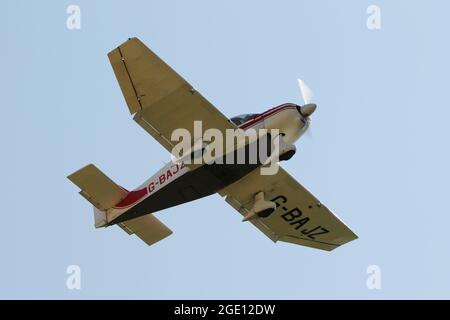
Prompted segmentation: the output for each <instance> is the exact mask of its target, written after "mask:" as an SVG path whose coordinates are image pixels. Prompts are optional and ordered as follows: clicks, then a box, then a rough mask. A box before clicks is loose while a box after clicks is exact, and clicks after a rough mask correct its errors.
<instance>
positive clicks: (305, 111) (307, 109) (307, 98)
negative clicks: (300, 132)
mask: <svg viewBox="0 0 450 320" xmlns="http://www.w3.org/2000/svg"><path fill="white" fill-rule="evenodd" d="M298 86H299V88H300V93H301V95H302V98H303V102H304V103H305V104H304V105H303V106H301V107H297V108H298V112H300V114H301V115H302V116H303V117H305V118H306V119H307V121H308V123H307V126H308V128H307V129H308V130H306V132H307V135H308V137H309V138H310V139H312V132H311V128H309V126H310V121H311V119H310V116H311V115H312V114H313V113H314V111H316V109H317V105H316V104H314V103H311V101H312V98H313V92H312V90H311V89H310V88H309V87H308V85H307V84H306V82H305V81H303V80H302V79H298Z"/></svg>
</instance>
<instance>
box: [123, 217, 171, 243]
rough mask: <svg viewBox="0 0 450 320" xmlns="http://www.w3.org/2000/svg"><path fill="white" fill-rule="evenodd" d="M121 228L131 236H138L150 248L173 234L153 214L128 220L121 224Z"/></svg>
mask: <svg viewBox="0 0 450 320" xmlns="http://www.w3.org/2000/svg"><path fill="white" fill-rule="evenodd" d="M119 226H120V227H121V228H122V229H123V230H125V232H126V233H128V234H129V235H132V234H135V235H137V236H138V237H139V238H141V240H142V241H144V242H145V243H146V244H148V245H149V246H150V245H152V244H154V243H156V242H158V241H160V240H162V239H164V238H166V237H168V236H170V235H171V234H172V230H170V229H169V228H167V227H166V226H165V225H164V224H163V223H162V222H161V221H159V220H158V219H157V218H156V217H155V216H153V215H152V214H147V215H145V216H141V217H138V218H134V219H131V220H127V221H125V222H122V223H119Z"/></svg>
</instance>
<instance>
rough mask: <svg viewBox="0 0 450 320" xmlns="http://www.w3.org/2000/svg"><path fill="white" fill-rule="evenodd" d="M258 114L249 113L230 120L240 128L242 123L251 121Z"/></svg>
mask: <svg viewBox="0 0 450 320" xmlns="http://www.w3.org/2000/svg"><path fill="white" fill-rule="evenodd" d="M257 115H258V114H256V113H249V114H241V115H239V116H236V117H233V118H231V119H230V120H231V121H232V122H233V123H234V124H235V125H237V126H240V125H241V124H243V123H246V122H247V121H249V120H251V119H253V118H254V117H255V116H257Z"/></svg>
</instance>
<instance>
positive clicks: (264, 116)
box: [239, 103, 297, 130]
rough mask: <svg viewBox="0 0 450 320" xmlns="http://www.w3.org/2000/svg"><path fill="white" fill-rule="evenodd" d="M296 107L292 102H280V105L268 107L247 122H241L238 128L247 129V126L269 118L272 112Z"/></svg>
mask: <svg viewBox="0 0 450 320" xmlns="http://www.w3.org/2000/svg"><path fill="white" fill-rule="evenodd" d="M296 108H297V106H296V105H295V104H293V103H285V104H282V105H281V106H278V107H275V108H272V109H269V110H267V111H266V112H264V113H261V114H260V115H259V116H257V117H256V118H255V119H253V120H250V121H249V122H247V123H244V124H242V125H241V126H240V127H239V129H244V130H245V129H248V128H249V127H253V126H254V125H255V124H257V123H259V122H261V121H263V120H265V119H267V118H269V117H270V116H272V115H274V114H276V113H278V112H281V111H284V110H287V109H296Z"/></svg>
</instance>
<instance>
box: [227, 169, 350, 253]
mask: <svg viewBox="0 0 450 320" xmlns="http://www.w3.org/2000/svg"><path fill="white" fill-rule="evenodd" d="M258 192H264V194H265V199H266V200H268V201H273V202H274V203H275V204H276V210H275V211H274V212H273V213H272V214H271V215H270V216H268V217H266V218H262V217H261V218H256V219H253V220H250V221H251V223H253V224H254V225H255V226H256V227H257V228H258V229H259V230H261V231H262V232H263V233H264V234H265V235H266V236H268V237H269V238H270V239H271V240H272V241H274V242H276V241H284V242H290V243H294V244H300V245H304V246H307V247H312V248H317V249H322V250H327V251H331V250H333V249H335V248H337V247H339V246H341V245H343V244H345V243H347V242H349V241H352V240H355V239H357V238H358V237H357V236H356V234H355V233H353V231H351V230H350V229H349V228H348V227H347V226H346V225H345V224H344V223H343V222H342V221H341V220H340V219H339V218H338V217H337V216H336V215H335V214H333V212H331V211H330V210H329V209H328V208H327V207H326V206H325V205H323V204H322V203H321V202H320V201H319V200H318V199H316V198H315V197H314V196H313V195H312V194H311V193H310V192H309V191H308V190H306V189H305V188H304V187H303V186H302V185H301V184H300V183H298V182H297V181H296V180H295V179H294V178H293V177H291V176H290V175H289V174H288V173H287V172H286V171H285V170H283V169H282V168H281V167H280V168H279V171H278V173H277V174H275V175H267V176H263V175H260V171H259V170H254V171H253V172H251V173H250V174H248V175H247V176H245V177H244V178H243V179H241V180H239V181H237V182H235V183H233V184H231V185H229V186H228V187H226V188H225V189H223V190H221V191H220V192H219V194H220V195H222V196H226V201H227V202H228V203H229V204H230V205H231V206H233V208H235V209H236V210H237V211H239V212H240V213H241V214H242V215H243V216H245V215H246V214H247V213H248V212H249V211H250V210H251V208H252V206H253V204H254V196H255V194H257V193H258Z"/></svg>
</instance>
